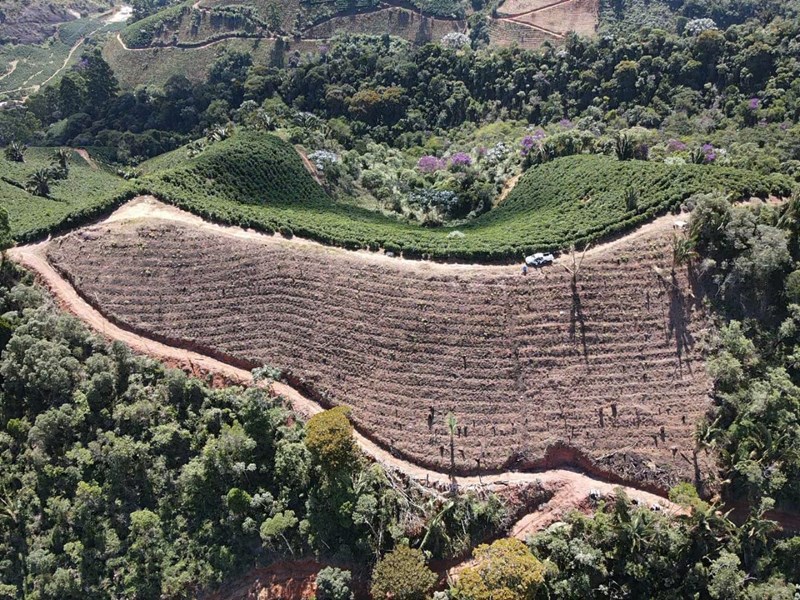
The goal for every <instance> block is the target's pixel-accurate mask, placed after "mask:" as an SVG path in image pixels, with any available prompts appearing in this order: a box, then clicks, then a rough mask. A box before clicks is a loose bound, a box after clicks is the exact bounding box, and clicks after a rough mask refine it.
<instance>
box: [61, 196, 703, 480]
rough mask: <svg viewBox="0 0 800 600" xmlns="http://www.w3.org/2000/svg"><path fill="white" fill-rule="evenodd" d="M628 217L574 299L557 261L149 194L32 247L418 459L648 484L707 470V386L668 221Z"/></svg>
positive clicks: (118, 306)
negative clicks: (280, 223) (493, 261)
mask: <svg viewBox="0 0 800 600" xmlns="http://www.w3.org/2000/svg"><path fill="white" fill-rule="evenodd" d="M127 217H138V218H134V219H133V220H130V219H129V218H127ZM642 231H643V232H641V233H639V234H635V235H633V236H630V237H629V238H623V239H622V240H618V241H617V242H614V243H613V245H610V246H608V247H607V248H605V249H602V250H598V251H595V252H592V253H590V255H589V256H587V257H586V259H585V261H584V264H583V267H582V269H581V272H580V275H579V277H578V284H577V289H576V293H575V294H573V293H572V291H571V283H570V281H571V278H570V275H569V273H567V271H566V269H564V268H562V267H561V266H559V265H558V264H557V265H555V266H554V267H552V268H550V269H548V270H542V271H534V272H531V274H529V275H528V276H527V277H524V276H522V275H521V274H520V272H519V270H518V268H516V267H487V266H479V265H439V264H434V263H425V262H413V261H399V260H396V259H391V258H387V257H384V256H381V255H376V254H370V253H353V252H348V251H344V250H335V249H330V248H325V247H323V246H320V245H318V244H313V243H309V242H304V241H300V240H283V239H282V238H278V237H270V236H263V235H261V234H257V233H253V232H246V231H242V230H237V229H235V228H222V227H216V226H211V225H208V224H204V223H203V222H202V221H201V220H200V219H197V218H196V217H193V216H191V215H188V214H186V213H181V212H180V211H177V210H176V209H172V208H168V207H166V206H164V205H159V204H157V203H154V202H153V201H146V200H145V201H139V202H137V203H134V204H132V205H128V206H127V207H125V208H123V209H122V211H121V212H119V213H117V214H116V215H115V216H114V217H113V218H112V219H110V220H109V221H108V222H106V223H103V224H99V225H96V226H93V227H89V228H85V229H83V230H80V231H77V232H74V233H72V234H69V235H67V236H64V237H62V238H57V239H56V240H54V241H52V242H51V243H50V244H49V247H48V248H47V250H46V252H47V255H48V257H49V260H50V261H51V262H52V263H53V265H54V266H55V267H56V268H57V269H58V270H60V271H61V272H62V273H63V274H65V275H66V276H67V277H68V278H69V279H70V280H71V281H72V283H73V284H74V285H75V286H76V288H77V289H78V291H79V292H80V293H81V294H82V295H83V296H85V297H86V298H87V299H89V301H90V302H91V304H93V305H94V306H97V307H99V308H100V309H101V310H102V312H103V313H104V314H105V315H106V316H108V317H110V319H111V320H113V321H115V322H117V323H119V324H121V325H122V326H123V328H125V329H128V330H132V331H135V332H137V333H139V334H143V335H145V336H146V337H150V338H156V339H160V340H161V341H165V342H167V343H168V344H170V345H172V346H175V345H177V346H182V347H185V348H190V349H192V350H197V351H199V352H201V353H203V354H208V355H212V356H215V357H216V358H222V359H223V360H226V361H228V362H232V363H235V364H237V365H238V366H241V367H243V368H250V367H252V366H256V365H260V364H269V365H272V366H277V367H280V368H282V369H284V370H285V371H286V372H287V373H288V379H289V381H291V382H292V383H294V384H295V385H296V387H299V388H301V389H302V390H303V391H305V392H306V393H307V395H309V396H311V397H313V398H314V399H315V400H317V401H319V402H320V403H321V404H322V405H324V406H331V405H336V404H347V405H349V406H351V407H352V409H353V413H352V416H353V419H354V422H355V424H356V426H357V427H358V428H359V430H360V431H361V432H362V433H364V434H365V435H367V436H368V437H369V438H370V439H371V440H372V441H374V442H376V443H377V444H378V445H379V446H380V447H382V448H385V449H387V450H388V451H389V452H390V453H392V454H394V455H396V456H398V457H401V458H405V459H408V460H409V461H411V462H413V463H415V464H418V465H421V466H424V467H427V468H430V469H433V470H436V471H440V472H448V471H451V470H454V471H456V472H458V473H461V474H469V473H474V472H476V471H478V470H480V471H482V472H492V471H494V472H497V471H505V470H509V469H518V470H542V469H549V468H558V467H563V466H571V467H579V468H581V469H583V470H585V471H586V472H589V473H593V474H595V475H599V476H602V477H604V478H607V479H609V480H610V481H613V482H633V483H635V484H636V485H637V486H639V487H644V488H648V489H650V490H653V491H659V492H662V493H663V492H664V491H665V490H666V489H667V488H668V487H669V486H671V485H672V484H674V483H675V482H677V481H678V480H679V479H690V480H691V479H692V478H694V476H695V469H696V468H697V469H699V471H700V476H701V478H705V476H706V475H708V473H709V465H710V464H711V462H712V461H711V459H710V457H706V456H705V455H703V454H700V455H699V456H698V461H697V465H695V464H694V462H695V461H694V456H693V454H692V451H693V449H694V440H693V432H694V426H695V424H696V423H697V422H699V421H700V420H701V419H702V418H703V416H704V414H705V412H706V410H707V409H708V408H709V399H708V393H707V392H708V387H709V382H708V379H707V377H706V376H705V373H704V370H703V365H702V361H701V360H699V359H700V356H699V353H698V352H697V349H696V345H695V339H696V338H697V337H698V335H699V334H700V332H701V330H702V328H703V327H704V321H703V318H702V315H701V313H700V311H698V310H696V309H695V307H694V302H693V299H692V296H691V294H690V291H689V289H688V285H687V283H686V281H685V276H684V275H683V273H682V270H678V271H677V272H676V274H675V279H674V280H673V278H672V275H671V273H670V267H671V250H670V243H671V242H670V240H671V235H672V230H671V227H670V226H669V225H668V224H667V223H666V222H664V223H662V224H661V225H659V226H657V227H650V228H645V229H644V230H642ZM562 263H565V264H569V260H565V259H562ZM450 412H452V414H453V415H454V416H455V418H456V421H457V426H456V429H455V435H454V436H453V438H452V442H453V443H452V449H451V436H450V434H449V431H448V426H447V423H446V416H447V414H448V413H450ZM451 450H452V452H451Z"/></svg>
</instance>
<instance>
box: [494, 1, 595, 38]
mask: <svg viewBox="0 0 800 600" xmlns="http://www.w3.org/2000/svg"><path fill="white" fill-rule="evenodd" d="M598 21H599V3H598V0H507V1H506V2H504V3H503V4H502V5H501V6H500V7H499V8H498V10H497V18H494V19H492V20H491V21H490V24H489V37H490V38H491V40H492V43H494V44H497V45H501V46H508V45H511V44H513V43H516V44H518V45H519V46H520V47H522V48H536V47H538V46H540V45H541V44H542V43H543V42H544V41H547V40H550V41H551V42H557V41H559V40H562V39H563V38H564V37H565V36H566V34H567V33H569V32H570V31H574V32H577V33H579V34H581V35H588V36H590V35H594V33H595V32H596V30H597V24H598Z"/></svg>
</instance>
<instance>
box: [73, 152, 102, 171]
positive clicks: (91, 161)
mask: <svg viewBox="0 0 800 600" xmlns="http://www.w3.org/2000/svg"><path fill="white" fill-rule="evenodd" d="M73 150H74V151H75V153H76V154H77V155H78V156H80V157H81V158H82V159H83V160H85V161H86V164H87V165H89V166H90V167H91V168H92V169H93V170H95V171H96V170H97V169H99V168H100V167H98V166H97V163H96V162H94V159H93V158H92V157H91V156H89V152H87V151H86V150H85V149H84V148H73Z"/></svg>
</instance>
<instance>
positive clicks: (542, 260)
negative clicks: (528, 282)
mask: <svg viewBox="0 0 800 600" xmlns="http://www.w3.org/2000/svg"><path fill="white" fill-rule="evenodd" d="M555 259H556V258H555V256H553V255H552V254H543V253H542V252H537V253H536V254H531V255H530V256H526V257H525V264H526V265H528V266H529V267H543V266H545V265H550V264H553V261H554V260H555Z"/></svg>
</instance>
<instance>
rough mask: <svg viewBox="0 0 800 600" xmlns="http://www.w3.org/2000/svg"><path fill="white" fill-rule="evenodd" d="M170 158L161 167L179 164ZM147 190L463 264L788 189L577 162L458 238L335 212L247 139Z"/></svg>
mask: <svg viewBox="0 0 800 600" xmlns="http://www.w3.org/2000/svg"><path fill="white" fill-rule="evenodd" d="M175 157H176V156H175V155H173V156H171V157H169V158H165V159H156V160H159V161H164V164H170V163H171V164H174V161H175ZM150 167H151V168H152V164H151V165H150ZM144 168H145V169H147V168H148V163H145V165H144ZM142 184H143V185H144V187H146V188H147V189H148V190H150V191H152V192H153V193H154V194H155V195H157V196H159V197H161V198H162V199H163V200H165V201H167V202H171V203H173V204H176V205H178V206H181V207H182V208H185V209H186V210H189V211H192V212H194V213H197V214H199V215H202V216H204V217H206V218H209V219H212V220H216V221H222V222H226V223H231V224H236V225H242V226H245V227H253V228H257V229H260V230H263V231H268V232H272V231H283V232H284V233H288V232H291V233H293V234H295V235H299V236H301V237H306V238H311V239H314V240H318V241H320V242H323V243H326V244H331V245H336V246H343V247H346V248H372V249H378V248H385V249H387V250H393V251H401V252H403V253H405V254H406V255H409V256H429V257H431V258H440V259H445V258H457V259H470V260H473V259H474V260H504V259H512V258H518V257H519V256H521V255H523V254H525V253H528V252H531V251H535V250H558V249H561V248H564V247H566V246H569V245H570V244H572V243H576V244H578V245H580V244H582V243H586V242H589V241H593V240H595V239H599V238H601V237H603V236H607V235H610V234H613V233H616V232H619V231H623V230H625V229H627V228H630V227H632V226H634V225H636V224H638V223H641V222H644V221H646V220H648V219H651V218H652V217H654V216H655V215H657V214H660V213H664V212H666V211H667V210H669V209H670V208H672V207H674V206H676V205H677V204H679V203H680V202H681V201H682V200H684V199H686V198H687V197H689V196H691V195H692V194H695V193H698V192H709V191H714V190H724V191H726V192H729V193H730V194H731V195H732V197H734V198H747V197H750V196H762V197H763V196H767V195H769V194H777V195H785V194H787V193H788V192H789V189H790V185H789V182H788V181H787V180H785V179H784V178H782V177H776V176H763V175H759V174H756V173H753V172H750V171H744V170H739V169H732V168H724V167H711V166H701V165H681V166H669V165H665V164H663V163H655V162H642V161H630V162H619V161H617V160H616V159H615V158H612V157H607V156H597V155H578V156H571V157H566V158H560V159H557V160H554V161H552V162H550V163H546V164H544V165H540V166H537V167H533V168H531V169H530V170H529V171H528V172H527V173H526V174H525V175H524V176H523V177H522V179H521V180H520V182H519V184H518V185H517V187H516V188H515V189H514V190H513V191H512V193H511V194H509V196H508V198H507V199H506V201H505V202H503V203H502V204H501V205H500V206H498V207H497V208H496V209H494V210H492V211H491V212H489V213H486V214H484V215H482V216H481V217H478V218H477V219H475V220H474V221H472V222H470V223H468V224H466V225H464V226H462V227H459V228H458V231H459V232H460V234H457V233H454V230H453V229H452V228H439V229H429V228H423V227H421V226H418V225H415V224H411V223H406V222H401V221H397V220H393V219H392V218H390V217H386V216H384V215H382V214H379V213H375V212H371V211H369V210H366V209H362V208H358V207H353V206H350V205H343V204H338V203H336V202H334V201H333V200H332V199H331V198H330V197H329V196H328V195H327V194H326V193H325V192H324V191H323V190H322V188H321V187H320V186H319V185H318V184H317V183H316V182H315V181H314V180H313V178H312V177H311V176H310V175H309V174H308V173H307V172H306V170H305V168H304V167H303V164H302V162H301V160H300V157H299V156H298V155H297V153H296V152H295V151H294V149H293V148H292V147H291V146H290V145H289V144H288V143H285V142H283V141H281V140H280V139H278V138H276V137H274V136H269V135H260V134H242V133H240V134H237V135H236V136H235V137H233V138H230V139H228V140H225V141H223V142H219V143H217V144H215V145H213V146H212V147H211V148H209V149H208V150H206V151H205V152H204V153H203V154H201V155H200V156H199V157H197V158H195V159H192V160H190V161H188V162H187V163H186V164H185V165H183V166H179V167H174V168H171V169H168V170H166V171H163V172H160V173H156V174H153V175H151V176H149V177H146V178H145V179H144V180H142ZM631 190H632V192H633V194H634V196H635V202H634V204H635V206H632V205H631V201H630V198H629V196H630V195H631V192H630V191H631Z"/></svg>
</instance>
